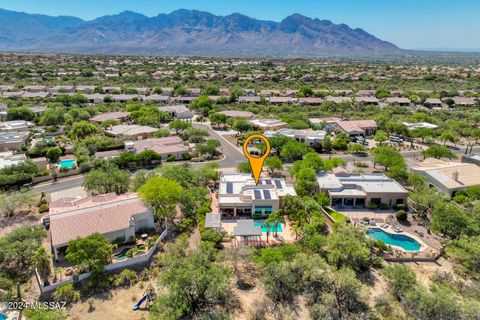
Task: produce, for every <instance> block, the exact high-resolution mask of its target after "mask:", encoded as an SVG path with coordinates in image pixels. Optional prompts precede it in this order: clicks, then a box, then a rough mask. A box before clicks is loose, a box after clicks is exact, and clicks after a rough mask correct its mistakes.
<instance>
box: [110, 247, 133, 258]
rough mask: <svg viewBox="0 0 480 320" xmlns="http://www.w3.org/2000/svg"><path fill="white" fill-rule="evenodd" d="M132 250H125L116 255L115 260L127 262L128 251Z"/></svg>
mask: <svg viewBox="0 0 480 320" xmlns="http://www.w3.org/2000/svg"><path fill="white" fill-rule="evenodd" d="M130 249H131V248H125V249H123V250H122V251H120V252H119V253H117V254H116V255H114V256H113V257H114V258H115V259H117V260H118V261H122V260H125V259H127V252H128V250H130Z"/></svg>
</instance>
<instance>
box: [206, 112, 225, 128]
mask: <svg viewBox="0 0 480 320" xmlns="http://www.w3.org/2000/svg"><path fill="white" fill-rule="evenodd" d="M209 118H210V122H211V123H212V125H216V126H219V127H220V126H225V124H226V123H227V116H226V115H224V114H223V113H213V114H211V115H210V117H209Z"/></svg>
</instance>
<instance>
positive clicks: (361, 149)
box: [348, 143, 367, 153]
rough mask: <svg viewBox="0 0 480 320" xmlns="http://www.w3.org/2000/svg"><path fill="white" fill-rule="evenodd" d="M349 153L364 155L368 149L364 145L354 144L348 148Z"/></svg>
mask: <svg viewBox="0 0 480 320" xmlns="http://www.w3.org/2000/svg"><path fill="white" fill-rule="evenodd" d="M348 152H349V153H362V152H367V148H365V146H364V145H363V144H359V143H352V144H350V145H349V146H348Z"/></svg>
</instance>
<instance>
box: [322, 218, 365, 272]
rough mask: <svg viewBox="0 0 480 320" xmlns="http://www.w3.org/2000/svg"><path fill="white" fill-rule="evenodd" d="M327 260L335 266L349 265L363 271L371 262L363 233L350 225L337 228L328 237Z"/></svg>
mask: <svg viewBox="0 0 480 320" xmlns="http://www.w3.org/2000/svg"><path fill="white" fill-rule="evenodd" d="M326 252H327V260H328V262H329V263H331V264H332V265H334V266H336V267H337V268H342V267H349V268H352V269H353V270H355V271H358V272H360V271H365V270H367V269H368V268H369V267H370V266H371V265H372V263H373V261H372V258H371V254H370V249H369V248H368V246H367V240H366V238H365V234H364V233H357V232H356V231H355V229H354V228H352V227H341V228H337V229H336V230H335V232H334V233H332V234H331V235H330V236H329V237H328V242H327V248H326Z"/></svg>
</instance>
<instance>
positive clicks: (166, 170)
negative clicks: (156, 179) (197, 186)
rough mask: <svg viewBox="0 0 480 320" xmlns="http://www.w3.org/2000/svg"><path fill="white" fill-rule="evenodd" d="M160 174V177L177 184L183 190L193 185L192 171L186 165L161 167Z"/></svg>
mask: <svg viewBox="0 0 480 320" xmlns="http://www.w3.org/2000/svg"><path fill="white" fill-rule="evenodd" d="M161 172H162V177H164V178H167V179H170V180H173V181H176V182H178V183H179V184H180V185H181V186H182V187H183V188H185V189H188V188H190V187H192V186H193V184H194V179H195V177H194V173H193V170H192V169H191V168H190V167H189V166H188V165H187V164H180V165H168V166H163V167H162V169H161Z"/></svg>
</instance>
